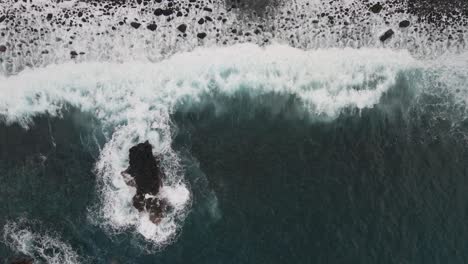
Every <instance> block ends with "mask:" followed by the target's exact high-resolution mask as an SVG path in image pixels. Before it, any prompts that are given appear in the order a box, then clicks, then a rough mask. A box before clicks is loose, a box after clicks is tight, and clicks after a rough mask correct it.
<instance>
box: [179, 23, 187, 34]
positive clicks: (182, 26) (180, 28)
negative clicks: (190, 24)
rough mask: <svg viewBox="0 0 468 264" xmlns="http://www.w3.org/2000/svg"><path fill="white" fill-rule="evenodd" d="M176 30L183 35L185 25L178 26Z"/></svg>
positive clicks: (185, 28)
mask: <svg viewBox="0 0 468 264" xmlns="http://www.w3.org/2000/svg"><path fill="white" fill-rule="evenodd" d="M177 29H178V30H179V31H180V32H182V33H185V30H187V25H185V24H180V25H179V26H178V27H177Z"/></svg>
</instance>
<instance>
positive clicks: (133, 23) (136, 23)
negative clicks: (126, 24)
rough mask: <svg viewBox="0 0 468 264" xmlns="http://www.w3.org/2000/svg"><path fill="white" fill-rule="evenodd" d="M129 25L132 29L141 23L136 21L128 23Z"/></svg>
mask: <svg viewBox="0 0 468 264" xmlns="http://www.w3.org/2000/svg"><path fill="white" fill-rule="evenodd" d="M130 26H132V27H133V28H134V29H138V28H139V27H140V26H141V24H140V23H138V22H132V23H130Z"/></svg>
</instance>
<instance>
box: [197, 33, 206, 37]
mask: <svg viewBox="0 0 468 264" xmlns="http://www.w3.org/2000/svg"><path fill="white" fill-rule="evenodd" d="M197 37H198V38H199V39H204V38H205V37H206V33H205V32H201V33H198V34H197Z"/></svg>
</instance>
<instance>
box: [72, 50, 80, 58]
mask: <svg viewBox="0 0 468 264" xmlns="http://www.w3.org/2000/svg"><path fill="white" fill-rule="evenodd" d="M70 56H71V58H72V59H74V58H76V56H78V53H77V52H76V51H74V50H72V51H70Z"/></svg>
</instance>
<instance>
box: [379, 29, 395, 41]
mask: <svg viewBox="0 0 468 264" xmlns="http://www.w3.org/2000/svg"><path fill="white" fill-rule="evenodd" d="M393 34H395V32H394V31H393V30H392V29H389V30H387V31H385V33H383V35H382V36H380V38H379V39H380V41H382V42H385V41H386V40H387V39H389V38H391V37H392V36H393Z"/></svg>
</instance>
